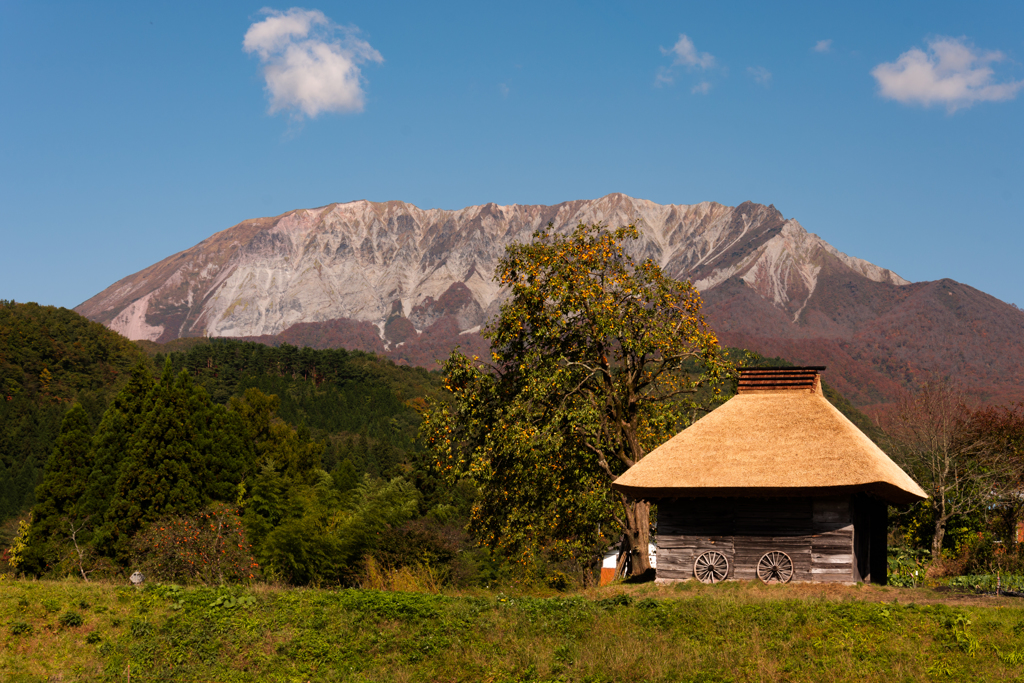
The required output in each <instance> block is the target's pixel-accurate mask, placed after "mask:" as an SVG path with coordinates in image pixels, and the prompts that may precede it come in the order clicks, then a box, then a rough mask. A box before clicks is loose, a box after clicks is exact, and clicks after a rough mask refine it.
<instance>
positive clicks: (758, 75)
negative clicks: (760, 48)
mask: <svg viewBox="0 0 1024 683" xmlns="http://www.w3.org/2000/svg"><path fill="white" fill-rule="evenodd" d="M747 74H749V75H750V77H751V78H753V79H754V81H756V82H757V83H758V84H759V85H763V86H764V87H766V88H767V87H768V86H770V85H771V84H772V72H771V71H769V70H768V69H766V68H764V67H763V66H748V67H747Z"/></svg>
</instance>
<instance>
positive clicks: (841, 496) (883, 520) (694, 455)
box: [613, 367, 927, 583]
mask: <svg viewBox="0 0 1024 683" xmlns="http://www.w3.org/2000/svg"><path fill="white" fill-rule="evenodd" d="M821 370H824V368H821V367H806V368H764V369H749V370H742V371H741V375H740V384H739V391H738V393H737V395H736V396H735V397H733V398H732V399H730V400H729V401H727V402H726V403H725V404H723V405H722V406H721V407H719V408H718V409H717V410H715V411H713V412H711V413H710V414H708V415H706V416H705V417H703V418H701V419H700V420H698V421H697V422H695V423H694V424H693V425H692V426H691V427H689V428H688V429H685V430H683V431H682V432H680V433H679V434H677V435H676V436H674V437H673V438H672V439H670V440H668V441H667V442H665V443H664V444H662V445H661V446H659V447H658V448H656V449H655V450H653V451H651V452H650V453H649V454H648V455H647V456H646V457H645V458H644V459H643V460H641V461H640V462H638V463H637V464H636V465H634V466H633V467H631V468H630V469H629V470H628V471H627V472H625V473H624V474H623V475H622V476H620V477H619V478H618V479H617V480H616V481H615V483H614V484H613V487H614V488H615V489H616V490H618V491H621V492H622V493H625V494H627V495H629V496H631V497H634V498H640V499H646V500H651V501H654V502H657V503H658V504H659V508H658V509H659V516H658V549H659V567H658V577H659V579H665V578H669V579H687V578H692V577H694V576H697V577H698V578H702V577H703V578H707V577H709V576H710V578H711V579H712V580H720V579H721V578H731V577H735V578H754V576H758V575H761V574H762V572H759V563H760V561H761V560H763V559H764V558H763V557H761V556H762V555H767V554H769V553H776V554H781V555H783V557H775V558H774V560H778V561H779V562H781V563H782V565H785V564H786V562H787V560H788V561H789V562H790V563H791V566H790V571H789V573H788V575H787V574H786V572H785V571H782V570H780V569H779V567H776V568H775V570H773V571H776V573H778V571H782V574H780V575H778V576H775V575H771V572H768V573H769V575H771V576H775V579H776V580H782V579H784V580H789V578H796V579H798V580H800V579H803V580H832V581H863V580H872V581H874V582H876V583H879V582H884V577H885V542H886V532H887V525H888V505H889V504H901V503H910V502H913V501H916V500H922V499H924V498H926V497H927V496H926V494H925V492H924V491H923V490H922V489H921V487H920V486H918V485H917V483H915V482H914V480H913V479H911V478H910V477H909V476H908V475H907V474H906V473H905V472H904V471H903V470H901V469H900V468H899V467H898V466H897V465H896V464H895V463H894V462H893V461H892V460H890V459H889V457H888V456H887V455H886V454H885V453H884V452H883V451H882V450H881V449H880V448H878V446H876V445H875V444H874V443H873V442H872V441H871V440H870V439H869V438H868V437H867V436H865V435H864V433H863V432H861V431H860V430H859V429H857V427H856V426H855V425H854V424H853V423H852V422H850V421H849V420H848V419H847V418H846V417H845V416H844V415H843V414H842V413H840V412H839V411H838V410H837V409H836V408H835V407H834V406H832V404H831V403H829V402H828V400H827V399H826V398H825V397H824V395H823V393H822V391H821V382H820V378H819V372H820V371H821ZM716 539H717V540H716ZM705 550H709V551H711V554H712V555H717V556H714V557H710V558H707V557H705V558H703V559H701V558H702V556H703V555H706V554H707V553H706V552H703V551H705ZM698 551H701V552H698ZM722 558H724V560H725V562H724V563H723V562H722ZM710 560H714V561H717V562H718V569H719V570H723V569H722V568H723V567H725V569H724V571H725V574H722V575H721V577H719V578H717V579H716V576H717V575H718V574H721V571H719V572H718V573H717V574H716V572H715V571H711V574H708V573H707V571H708V569H707V567H704V566H701V565H702V563H703V564H706V563H707V562H708V561H710ZM691 563H696V566H691ZM726 565H728V566H726ZM784 569H785V567H783V570H784ZM771 576H769V578H771ZM762 578H764V577H763V576H762Z"/></svg>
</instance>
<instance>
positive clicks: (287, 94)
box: [242, 7, 384, 118]
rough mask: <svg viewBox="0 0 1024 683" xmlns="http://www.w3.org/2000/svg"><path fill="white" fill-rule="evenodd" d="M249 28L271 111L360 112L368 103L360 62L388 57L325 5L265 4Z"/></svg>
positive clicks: (248, 40)
mask: <svg viewBox="0 0 1024 683" xmlns="http://www.w3.org/2000/svg"><path fill="white" fill-rule="evenodd" d="M261 13H262V14H264V15H266V18H265V19H263V20H262V21H258V22H255V23H253V24H252V25H251V26H250V27H249V30H248V31H246V33H245V39H244V40H243V42H242V48H243V49H244V50H245V52H246V53H248V54H255V55H256V56H257V57H258V58H259V60H260V62H261V63H262V65H263V76H264V78H265V79H266V84H267V86H266V87H267V93H268V94H269V96H270V113H271V114H276V113H277V112H279V111H284V110H291V111H292V112H293V114H294V115H295V116H297V117H299V118H301V116H302V115H305V116H308V117H309V118H314V117H316V116H318V115H319V114H321V113H323V112H342V113H344V112H358V111H362V110H363V107H364V105H365V93H364V91H363V77H362V71H361V70H360V65H362V64H365V63H366V62H375V63H380V62H383V61H384V58H383V57H382V56H381V54H380V53H379V52H377V51H376V50H375V49H373V47H371V46H370V44H369V43H368V42H366V41H365V40H363V39H361V38H360V37H359V29H357V28H355V27H352V26H339V25H337V24H335V23H334V22H332V21H331V20H330V19H328V18H327V17H326V16H325V15H324V13H323V12H321V11H319V10H305V9H300V8H298V7H293V8H291V9H289V10H287V11H285V12H280V11H278V10H272V9H264V10H262V11H261Z"/></svg>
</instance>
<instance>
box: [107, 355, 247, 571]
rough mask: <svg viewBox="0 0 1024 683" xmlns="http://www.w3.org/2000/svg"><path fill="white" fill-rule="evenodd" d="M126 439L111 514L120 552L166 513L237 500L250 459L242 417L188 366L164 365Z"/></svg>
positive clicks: (115, 543)
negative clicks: (195, 380)
mask: <svg viewBox="0 0 1024 683" xmlns="http://www.w3.org/2000/svg"><path fill="white" fill-rule="evenodd" d="M143 413H144V414H143V416H142V419H141V424H140V425H139V428H138V429H137V430H136V431H135V432H134V433H133V434H132V435H131V436H130V438H129V439H128V442H127V447H126V453H125V458H124V461H123V462H122V463H121V465H120V466H119V468H118V476H117V481H116V483H115V484H114V487H113V497H112V499H111V501H110V506H109V507H108V509H107V512H106V520H107V523H108V526H109V529H110V534H111V540H112V541H113V544H114V550H115V552H116V553H117V554H119V555H121V554H124V552H125V551H126V550H127V547H128V541H129V540H130V538H131V537H132V536H133V535H134V534H135V533H136V532H138V531H139V530H140V529H142V527H144V526H145V525H146V524H148V523H150V522H153V521H155V520H156V519H159V518H160V517H162V516H164V515H170V514H175V515H187V514H191V513H194V512H196V511H198V510H199V509H201V508H202V507H203V506H204V505H206V504H207V503H209V502H210V501H211V500H220V501H224V502H233V501H234V498H235V494H236V491H237V486H238V484H239V482H240V481H241V479H242V476H243V475H244V472H245V470H246V468H247V467H248V466H250V465H251V463H252V447H251V445H250V444H249V443H248V441H247V440H246V439H245V434H244V427H243V425H242V423H241V421H240V420H239V419H238V418H237V417H235V416H232V415H231V414H229V412H228V411H227V409H226V408H224V407H223V406H219V405H216V404H214V403H213V402H212V401H211V400H210V397H209V395H208V394H207V393H206V391H205V390H203V389H202V388H201V387H197V386H195V385H194V384H193V383H192V379H191V377H190V376H189V375H188V373H187V372H186V371H182V372H181V374H179V375H178V376H177V378H175V377H174V375H173V373H172V370H171V364H170V362H169V361H168V362H167V363H165V365H164V372H163V375H162V377H161V379H160V382H159V384H157V385H156V387H154V389H153V390H152V392H150V394H149V397H148V399H147V400H146V401H145V405H144V407H143Z"/></svg>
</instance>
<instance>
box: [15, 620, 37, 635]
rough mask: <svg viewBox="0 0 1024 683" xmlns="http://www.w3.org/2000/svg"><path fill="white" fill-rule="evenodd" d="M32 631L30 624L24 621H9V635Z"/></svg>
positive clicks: (24, 633)
mask: <svg viewBox="0 0 1024 683" xmlns="http://www.w3.org/2000/svg"><path fill="white" fill-rule="evenodd" d="M29 633H32V625H31V624H27V623H25V622H24V621H12V622H11V635H12V636H20V635H27V634H29Z"/></svg>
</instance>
